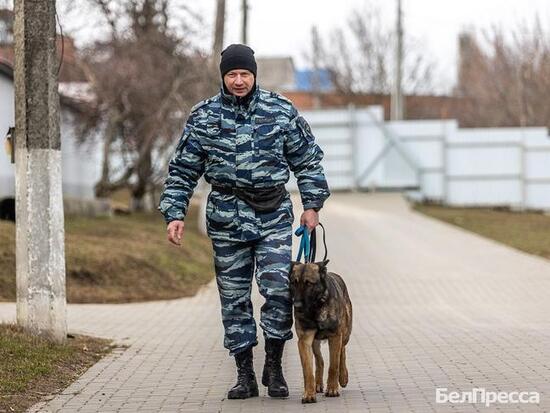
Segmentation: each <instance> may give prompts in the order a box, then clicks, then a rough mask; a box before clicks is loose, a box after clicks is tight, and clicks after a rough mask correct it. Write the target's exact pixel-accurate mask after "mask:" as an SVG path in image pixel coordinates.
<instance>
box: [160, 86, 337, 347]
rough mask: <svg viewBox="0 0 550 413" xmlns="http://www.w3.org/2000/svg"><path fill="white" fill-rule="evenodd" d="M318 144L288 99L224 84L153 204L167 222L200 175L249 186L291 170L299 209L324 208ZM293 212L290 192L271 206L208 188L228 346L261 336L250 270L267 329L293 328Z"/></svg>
mask: <svg viewBox="0 0 550 413" xmlns="http://www.w3.org/2000/svg"><path fill="white" fill-rule="evenodd" d="M322 158H323V152H322V150H321V149H320V148H319V146H318V145H317V144H316V143H315V140H314V137H313V134H312V133H311V129H310V128H309V125H308V124H307V122H306V121H305V119H304V118H302V117H301V116H300V115H299V114H298V112H297V110H296V109H295V108H294V106H293V105H292V103H291V102H290V101H289V100H288V99H286V98H284V97H282V96H280V95H278V94H276V93H273V92H268V91H265V90H262V89H259V88H258V87H256V89H255V90H254V93H252V94H251V95H250V96H249V97H248V98H247V99H242V98H238V97H235V96H232V95H229V94H226V93H225V92H224V91H223V89H222V91H221V92H220V93H219V94H218V95H216V96H214V97H212V98H210V99H207V100H205V101H203V102H201V103H199V104H198V105H196V106H195V107H194V108H193V109H192V110H191V113H190V115H189V119H188V120H187V123H186V125H185V129H184V131H183V134H182V136H181V139H180V141H179V143H178V145H177V147H176V151H175V153H174V156H173V157H172V159H171V160H170V163H169V167H168V177H167V179H166V181H165V187H164V191H163V193H162V195H161V199H160V205H159V209H160V211H161V212H162V213H163V214H164V217H165V220H166V222H167V223H168V222H171V221H173V220H184V218H185V215H186V213H187V209H188V207H189V200H190V198H191V196H192V194H193V190H194V188H195V186H196V184H197V181H198V179H199V178H200V177H201V176H202V175H203V174H204V176H205V179H206V181H207V182H209V183H211V184H218V185H224V186H232V187H234V186H238V187H246V188H254V187H273V186H276V185H280V184H286V183H287V182H288V180H289V178H290V171H292V172H293V173H294V175H295V177H296V179H297V182H298V187H299V190H300V195H301V199H302V204H303V207H304V209H309V208H321V207H322V206H323V203H324V201H325V200H326V199H327V198H328V197H329V195H330V192H329V189H328V185H327V182H326V179H325V176H324V173H323V168H322V166H321V163H320V162H321V160H322ZM293 221H294V214H293V209H292V202H291V200H290V195H289V194H287V195H286V197H285V199H284V201H283V202H282V203H281V205H280V207H279V208H278V209H277V210H276V211H273V212H257V211H255V210H254V209H253V208H252V207H251V206H249V205H248V204H247V203H245V202H244V201H243V200H241V199H239V198H237V197H236V196H234V195H227V194H222V193H219V192H217V191H211V192H210V194H209V195H208V200H207V205H206V222H207V231H208V236H209V237H210V238H211V239H212V245H213V250H214V264H215V269H216V281H217V285H218V291H219V294H220V301H221V313H222V321H223V326H224V330H225V338H224V346H225V347H226V348H227V349H228V350H229V352H230V354H231V355H234V354H236V353H238V352H239V351H241V350H244V349H246V348H247V347H249V346H253V345H256V344H257V337H256V324H255V321H254V317H253V312H252V302H251V299H250V292H251V287H252V278H253V277H254V274H255V275H256V282H257V284H258V287H259V291H260V293H261V295H262V296H263V297H264V298H265V304H264V305H263V306H262V308H261V319H260V327H261V328H262V330H263V333H264V336H265V337H269V338H280V339H283V340H288V339H290V338H292V331H291V328H292V301H291V299H290V291H289V281H288V273H289V270H290V262H291V246H292V223H293Z"/></svg>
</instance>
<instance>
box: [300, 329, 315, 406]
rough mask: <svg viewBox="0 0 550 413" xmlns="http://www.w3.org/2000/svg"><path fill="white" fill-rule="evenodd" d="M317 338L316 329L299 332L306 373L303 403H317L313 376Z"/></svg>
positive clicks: (303, 369)
mask: <svg viewBox="0 0 550 413" xmlns="http://www.w3.org/2000/svg"><path fill="white" fill-rule="evenodd" d="M314 338H315V330H306V331H301V332H299V333H298V350H299V352H300V360H301V362H302V371H303V373H304V395H303V397H302V403H315V402H316V401H317V399H316V397H315V378H314V377H313V352H312V348H311V347H312V345H313V339H314Z"/></svg>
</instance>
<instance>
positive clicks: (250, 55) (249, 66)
mask: <svg viewBox="0 0 550 413" xmlns="http://www.w3.org/2000/svg"><path fill="white" fill-rule="evenodd" d="M234 69H245V70H248V71H250V72H252V73H253V74H254V77H256V71H257V66H256V59H254V50H252V49H251V48H250V47H248V46H246V45H244V44H232V45H229V46H227V47H226V48H225V50H224V51H223V52H222V60H221V62H220V73H221V75H222V79H223V77H224V76H225V74H226V73H227V72H229V71H230V70H234Z"/></svg>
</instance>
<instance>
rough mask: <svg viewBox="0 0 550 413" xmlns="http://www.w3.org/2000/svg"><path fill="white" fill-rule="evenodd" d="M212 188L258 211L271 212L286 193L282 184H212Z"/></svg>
mask: <svg viewBox="0 0 550 413" xmlns="http://www.w3.org/2000/svg"><path fill="white" fill-rule="evenodd" d="M212 190H213V191H216V192H219V193H220V194H225V195H235V196H236V197H237V198H239V199H242V200H243V201H244V202H246V203H247V204H248V205H250V206H251V207H252V208H254V209H255V210H256V211H258V212H272V211H275V210H277V209H279V207H280V206H281V204H282V202H283V201H284V199H285V197H286V194H287V192H286V188H285V186H284V184H281V185H276V186H272V187H268V188H247V187H237V186H229V185H218V184H213V185H212Z"/></svg>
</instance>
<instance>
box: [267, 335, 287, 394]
mask: <svg viewBox="0 0 550 413" xmlns="http://www.w3.org/2000/svg"><path fill="white" fill-rule="evenodd" d="M284 348H285V341H284V340H279V339H274V338H266V339H265V364H264V372H263V374H262V384H263V385H264V386H267V394H269V395H270V396H271V397H288V386H287V385H286V381H285V378H284V377H283V366H282V365H281V359H282V357H283V349H284Z"/></svg>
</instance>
